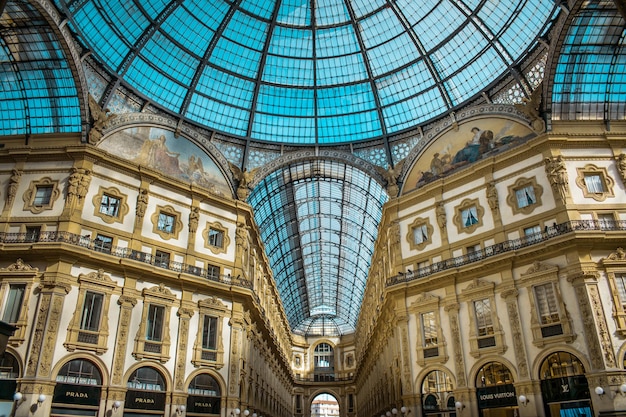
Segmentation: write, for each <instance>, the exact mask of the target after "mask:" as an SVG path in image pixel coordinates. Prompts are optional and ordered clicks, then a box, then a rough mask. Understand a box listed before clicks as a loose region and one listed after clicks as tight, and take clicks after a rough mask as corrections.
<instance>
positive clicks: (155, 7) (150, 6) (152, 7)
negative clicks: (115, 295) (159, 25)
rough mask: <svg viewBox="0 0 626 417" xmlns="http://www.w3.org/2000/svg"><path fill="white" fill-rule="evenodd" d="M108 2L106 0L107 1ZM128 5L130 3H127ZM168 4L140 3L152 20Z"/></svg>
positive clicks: (160, 0) (159, 1) (154, 0)
mask: <svg viewBox="0 0 626 417" xmlns="http://www.w3.org/2000/svg"><path fill="white" fill-rule="evenodd" d="M107 1H108V0H107ZM129 3H130V2H129ZM169 3H170V0H150V1H142V2H141V7H143V8H144V9H145V10H146V11H147V12H148V14H149V15H150V18H152V19H153V20H154V19H156V17H157V16H158V15H159V13H161V11H162V10H163V9H165V7H166V6H167V5H168V4H169Z"/></svg>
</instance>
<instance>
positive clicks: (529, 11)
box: [499, 0, 553, 57]
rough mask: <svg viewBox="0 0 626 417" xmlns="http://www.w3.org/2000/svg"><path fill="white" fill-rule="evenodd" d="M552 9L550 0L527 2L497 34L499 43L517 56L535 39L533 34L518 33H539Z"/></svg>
mask: <svg viewBox="0 0 626 417" xmlns="http://www.w3.org/2000/svg"><path fill="white" fill-rule="evenodd" d="M552 10H553V5H551V4H550V2H544V1H541V0H533V1H529V2H527V3H526V4H525V5H524V7H523V9H522V11H521V13H520V14H519V15H518V16H517V18H516V19H514V20H513V21H512V22H511V23H510V25H509V26H507V28H506V30H504V31H503V32H502V33H501V34H500V35H499V36H500V38H499V41H500V43H501V44H503V45H505V48H506V49H507V51H508V52H509V53H510V54H511V55H512V56H514V57H519V56H520V52H521V51H524V50H526V48H528V47H529V46H531V45H533V44H534V43H535V39H536V37H535V36H520V34H521V33H524V34H536V35H539V30H540V29H541V27H542V26H543V25H544V23H545V21H546V20H548V19H549V17H550V15H551V13H552Z"/></svg>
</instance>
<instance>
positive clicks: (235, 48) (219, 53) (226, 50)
mask: <svg viewBox="0 0 626 417" xmlns="http://www.w3.org/2000/svg"><path fill="white" fill-rule="evenodd" d="M260 58H261V54H260V53H259V52H257V51H253V50H252V49H249V48H246V47H244V46H241V45H239V44H236V43H233V42H231V41H230V40H228V39H226V38H220V40H219V41H218V42H217V46H216V47H215V50H214V51H213V54H212V55H211V59H210V62H211V63H212V64H215V65H217V66H219V67H222V68H224V69H225V70H227V71H231V72H234V73H235V74H240V75H243V76H244V77H248V78H255V77H256V74H257V71H258V69H259V68H258V67H259V60H260Z"/></svg>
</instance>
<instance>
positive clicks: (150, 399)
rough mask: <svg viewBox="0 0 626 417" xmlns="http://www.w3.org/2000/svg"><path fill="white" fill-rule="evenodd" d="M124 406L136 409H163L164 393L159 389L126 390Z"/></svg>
mask: <svg viewBox="0 0 626 417" xmlns="http://www.w3.org/2000/svg"><path fill="white" fill-rule="evenodd" d="M124 408H132V409H138V410H164V409H165V393H164V392H161V391H135V390H128V391H126V401H125V402H124Z"/></svg>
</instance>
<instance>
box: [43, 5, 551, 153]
mask: <svg viewBox="0 0 626 417" xmlns="http://www.w3.org/2000/svg"><path fill="white" fill-rule="evenodd" d="M54 2H55V4H56V5H57V7H58V8H59V9H60V11H61V12H62V13H63V14H64V15H66V16H67V17H68V18H69V20H70V24H69V25H70V28H71V29H72V30H73V31H74V32H76V33H77V34H78V37H79V40H80V41H81V42H82V43H83V44H84V45H85V46H86V47H87V48H88V49H89V50H91V51H92V52H93V53H94V54H95V56H97V57H98V59H99V60H100V61H101V62H102V63H103V64H104V65H105V66H106V67H107V68H108V70H109V71H110V72H112V74H113V75H114V76H115V77H118V79H119V81H120V83H121V84H122V85H126V86H128V87H130V88H132V89H134V90H135V91H136V92H137V93H138V94H140V95H141V96H143V97H145V98H147V99H149V100H150V101H151V102H153V103H156V104H157V105H159V106H161V107H163V108H165V109H168V110H170V111H173V112H174V113H176V114H180V115H182V116H183V117H184V118H186V119H187V120H190V121H193V122H197V123H199V124H201V125H204V126H207V127H209V128H211V129H215V130H217V131H219V132H222V133H225V134H227V135H232V136H237V137H243V138H250V139H253V140H257V141H268V142H279V143H289V144H309V145H310V144H335V143H346V142H355V141H363V140H369V139H376V138H381V137H385V136H386V135H391V134H394V133H397V132H400V131H403V130H406V129H408V128H412V127H415V126H416V125H418V124H421V123H423V122H425V121H428V120H431V119H433V118H435V117H438V116H440V115H442V114H445V113H447V112H448V111H450V110H451V109H454V108H456V107H458V106H460V105H462V104H464V103H467V102H468V101H469V100H470V99H472V98H473V97H476V96H477V95H479V94H480V93H481V92H482V91H484V90H485V89H486V88H487V87H488V86H489V85H491V84H493V83H495V82H497V80H498V79H499V77H501V76H504V75H508V74H510V73H514V72H515V71H512V69H514V68H515V66H516V64H517V63H518V62H519V61H520V59H522V58H523V57H524V56H525V55H526V54H527V52H528V51H529V49H530V48H532V47H533V46H534V45H535V44H536V40H537V38H538V37H539V36H541V35H543V34H544V33H545V32H546V30H547V28H548V25H549V23H550V22H551V19H552V17H553V16H554V15H555V14H556V13H557V10H558V7H557V5H556V4H555V3H558V2H552V1H545V0H507V1H504V0H422V1H413V0H317V1H311V0H306V1H305V0H281V1H270V0H268V1H253V0H167V1H166V0H106V1H105V0H54ZM103 104H105V105H106V103H103Z"/></svg>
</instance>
